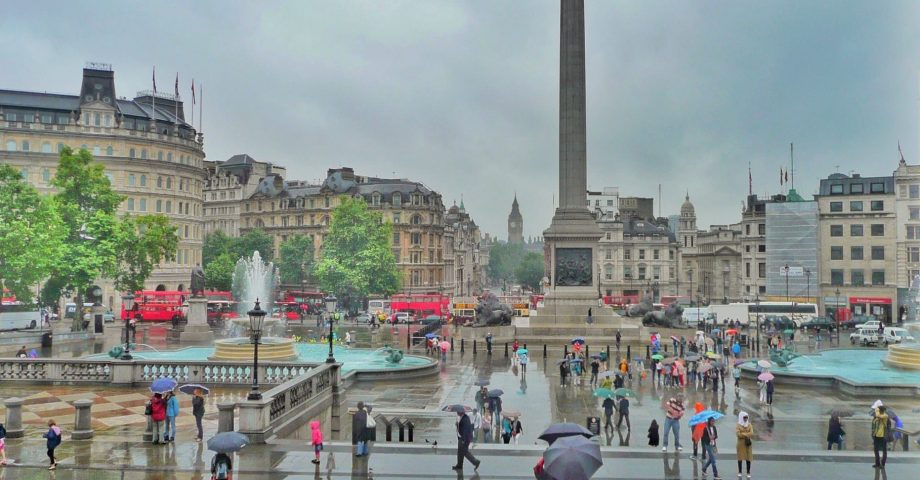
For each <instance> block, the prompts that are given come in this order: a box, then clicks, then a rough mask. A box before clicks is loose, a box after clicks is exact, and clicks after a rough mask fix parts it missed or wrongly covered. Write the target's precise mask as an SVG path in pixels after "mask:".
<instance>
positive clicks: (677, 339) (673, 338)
mask: <svg viewBox="0 0 920 480" xmlns="http://www.w3.org/2000/svg"><path fill="white" fill-rule="evenodd" d="M671 340H674V341H675V342H679V341H680V339H679V338H677V337H676V336H674V335H671Z"/></svg>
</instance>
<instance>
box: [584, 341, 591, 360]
mask: <svg viewBox="0 0 920 480" xmlns="http://www.w3.org/2000/svg"><path fill="white" fill-rule="evenodd" d="M589 348H590V347H588V344H587V343H586V344H585V358H591V350H590V349H589Z"/></svg>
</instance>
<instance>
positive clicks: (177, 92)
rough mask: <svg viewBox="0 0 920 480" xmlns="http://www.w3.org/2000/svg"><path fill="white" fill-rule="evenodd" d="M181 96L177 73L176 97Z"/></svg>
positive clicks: (177, 74)
mask: <svg viewBox="0 0 920 480" xmlns="http://www.w3.org/2000/svg"><path fill="white" fill-rule="evenodd" d="M178 96H179V73H178V72H176V97H178Z"/></svg>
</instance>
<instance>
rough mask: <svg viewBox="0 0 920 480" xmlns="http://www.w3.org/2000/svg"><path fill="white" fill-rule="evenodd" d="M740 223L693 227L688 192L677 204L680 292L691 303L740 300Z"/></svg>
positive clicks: (691, 207)
mask: <svg viewBox="0 0 920 480" xmlns="http://www.w3.org/2000/svg"><path fill="white" fill-rule="evenodd" d="M741 237H742V224H740V223H738V224H734V225H712V226H710V227H709V230H708V231H704V230H698V229H697V227H696V208H695V207H694V206H693V203H692V202H691V201H690V195H689V194H688V195H687V196H686V197H685V199H684V203H683V205H681V207H680V218H679V219H678V227H677V241H678V244H679V248H680V257H679V262H680V267H679V270H680V272H681V279H680V295H681V296H687V297H690V298H691V299H693V301H694V303H699V302H702V303H704V304H705V303H712V302H720V303H721V302H734V301H739V300H741V299H742V293H741V292H742V275H741V273H742V272H741V252H742V246H741V243H742V242H741Z"/></svg>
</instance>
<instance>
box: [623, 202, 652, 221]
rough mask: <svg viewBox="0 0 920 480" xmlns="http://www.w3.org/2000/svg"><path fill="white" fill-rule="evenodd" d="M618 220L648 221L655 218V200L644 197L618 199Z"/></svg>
mask: <svg viewBox="0 0 920 480" xmlns="http://www.w3.org/2000/svg"><path fill="white" fill-rule="evenodd" d="M618 208H619V210H620V218H622V219H624V220H625V219H627V218H639V219H642V220H650V219H654V218H655V200H654V199H652V198H645V197H620V203H619V207H618Z"/></svg>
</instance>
